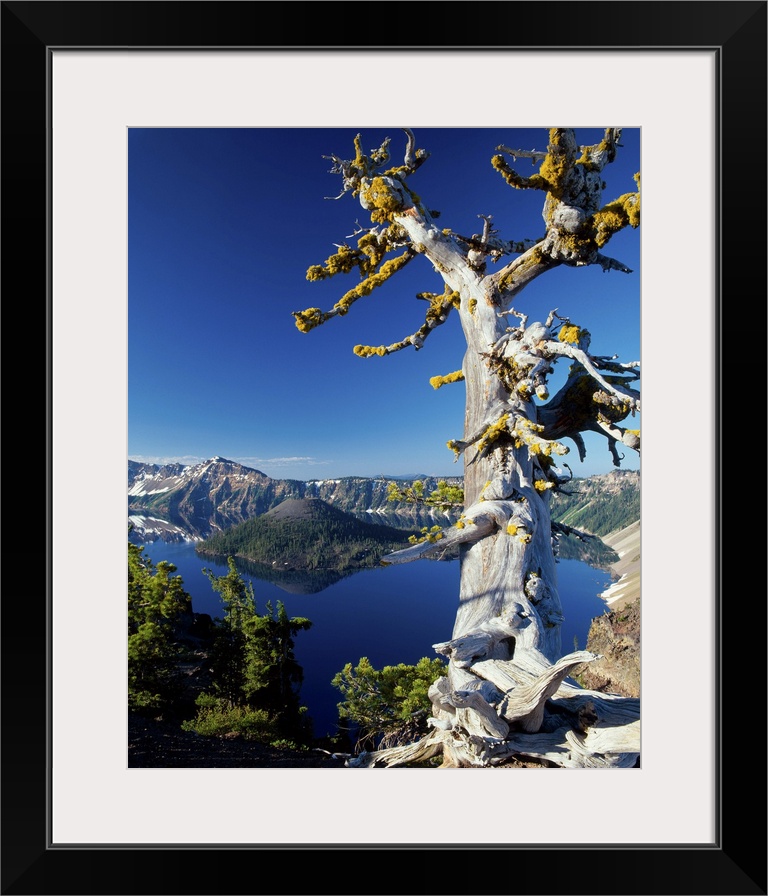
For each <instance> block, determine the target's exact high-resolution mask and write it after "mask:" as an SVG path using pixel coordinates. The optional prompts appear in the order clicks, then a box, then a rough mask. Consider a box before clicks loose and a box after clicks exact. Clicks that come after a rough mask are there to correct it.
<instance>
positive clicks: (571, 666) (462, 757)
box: [127, 127, 641, 769]
mask: <svg viewBox="0 0 768 896" xmlns="http://www.w3.org/2000/svg"><path fill="white" fill-rule="evenodd" d="M640 168H641V135H640V129H639V128H621V127H605V128H589V127H588V128H556V127H553V128H550V129H544V128H540V129H536V128H528V129H525V128H520V129H514V128H512V129H503V130H494V129H491V128H479V129H474V128H472V129H470V128H430V127H427V128H423V129H420V130H415V129H411V128H397V129H394V130H392V129H390V130H387V129H380V128H373V129H371V128H368V129H365V130H361V131H360V132H359V133H356V132H355V131H354V130H347V129H341V128H309V129H308V128H250V129H243V128H130V129H129V131H128V364H129V373H128V459H127V460H128V514H129V516H128V528H129V534H128V539H129V545H128V583H129V589H128V702H129V710H130V726H129V754H128V760H129V766H130V767H147V766H152V767H179V766H185V767H195V766H202V767H206V766H207V767H211V766H212V767H221V766H226V767H232V766H242V767H262V766H270V765H277V766H281V765H290V764H296V765H298V766H302V765H311V766H324V767H325V766H327V767H333V766H347V767H348V766H350V765H354V766H374V765H384V766H391V767H394V766H405V767H418V768H435V767H450V768H453V767H455V768H504V769H511V768H525V767H535V768H572V769H580V768H606V769H614V768H638V767H639V766H640V671H641V670H640V591H641V588H640V522H641V521H640V461H639V459H640V312H641V298H640V282H641V258H640ZM390 355H391V356H393V357H389V356H390Z"/></svg>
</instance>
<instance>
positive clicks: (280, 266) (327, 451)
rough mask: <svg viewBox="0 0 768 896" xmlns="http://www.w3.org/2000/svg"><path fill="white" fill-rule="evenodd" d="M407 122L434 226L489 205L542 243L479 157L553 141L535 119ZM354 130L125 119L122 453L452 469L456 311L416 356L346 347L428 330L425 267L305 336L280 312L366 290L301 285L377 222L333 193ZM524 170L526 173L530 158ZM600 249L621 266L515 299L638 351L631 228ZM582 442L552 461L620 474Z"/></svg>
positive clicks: (537, 197) (636, 238)
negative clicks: (532, 125)
mask: <svg viewBox="0 0 768 896" xmlns="http://www.w3.org/2000/svg"><path fill="white" fill-rule="evenodd" d="M608 125H616V123H615V122H606V126H608ZM414 131H415V135H416V141H417V145H418V146H419V147H421V148H424V149H426V150H427V151H428V152H430V153H431V156H430V158H429V159H428V160H427V161H426V162H425V163H424V164H423V165H422V167H421V168H420V169H419V170H418V171H417V172H416V173H415V174H414V175H413V176H412V177H411V179H410V181H409V184H410V186H411V187H412V188H413V189H414V190H415V191H416V192H417V193H418V194H419V195H420V197H421V199H422V201H423V202H424V203H425V204H426V205H427V206H428V207H429V208H431V209H437V210H439V211H440V212H441V217H440V224H441V225H442V226H443V227H450V228H451V229H452V230H454V231H457V232H459V233H464V234H471V233H473V232H478V231H479V230H480V228H481V226H482V221H481V220H480V219H479V218H478V215H481V214H482V215H492V216H493V222H494V226H495V227H496V228H497V229H498V231H499V236H500V237H502V238H504V239H515V240H517V239H524V238H530V239H535V238H538V237H540V236H541V235H542V233H543V222H542V219H541V207H542V198H543V194H541V193H539V192H537V191H520V190H514V189H513V188H511V187H508V186H507V185H506V184H505V183H504V181H503V180H502V178H501V176H500V175H499V174H498V173H497V172H495V171H494V170H493V169H492V168H491V164H490V159H491V156H492V155H493V154H494V152H495V150H496V147H497V146H498V145H499V144H504V145H506V146H510V147H515V148H520V149H539V150H544V149H546V143H547V132H546V130H545V129H530V130H525V129H509V130H499V129H495V128H494V129H470V128H447V129H436V128H426V129H422V130H418V129H414ZM356 133H357V130H356V129H355V128H350V129H343V128H333V129H330V128H329V129H324V128H314V129H306V128H296V129H291V128H279V129H269V128H253V129H242V128H233V129H220V128H189V129H185V128H151V129H144V128H139V129H135V128H134V129H130V130H129V137H128V139H129V152H128V163H129V179H128V189H129V196H128V234H129V237H128V239H129V242H128V265H129V282H128V340H129V341H128V363H129V371H128V375H129V376H128V415H129V419H128V456H129V458H132V459H135V460H141V461H145V462H148V463H167V462H171V461H180V462H184V463H195V462H198V461H201V460H205V459H207V458H210V457H212V456H214V455H220V456H222V457H226V458H228V459H230V460H236V461H239V462H240V463H243V464H245V465H246V466H249V467H253V468H255V469H258V470H261V471H262V472H264V473H266V474H267V475H269V476H272V477H274V478H295V479H320V478H335V477H339V476H378V475H382V474H383V475H389V476H395V475H412V474H424V475H435V476H446V475H456V474H460V473H461V472H462V466H461V461H459V463H454V462H453V453H452V452H451V451H450V450H449V449H448V448H447V447H446V444H445V443H446V441H447V440H448V439H452V438H460V437H461V435H462V427H463V420H464V386H463V384H461V383H458V384H454V385H448V386H444V387H443V388H441V389H439V390H437V391H436V390H434V389H433V388H432V387H431V386H430V384H429V378H430V377H431V376H434V375H436V374H446V373H450V372H451V371H453V370H456V369H458V368H459V367H461V360H462V355H463V352H464V343H463V338H462V335H461V329H460V326H459V321H458V317H457V316H456V317H455V318H453V319H451V318H449V320H448V322H447V323H446V324H445V325H444V326H443V327H441V328H439V329H437V330H436V331H434V332H433V333H432V335H431V336H430V337H429V338H428V339H427V341H426V343H425V345H424V347H423V348H422V349H421V350H420V351H418V352H415V351H413V350H408V349H406V350H403V351H401V352H397V353H396V354H394V355H390V356H387V357H384V358H380V357H372V358H359V357H357V356H356V355H354V354H353V352H352V349H353V346H355V345H357V344H364V345H380V344H389V343H392V342H395V341H398V340H400V339H402V338H403V337H405V336H407V335H409V334H411V333H413V332H414V331H415V330H416V329H417V328H418V327H419V326H420V325H421V324H422V323H423V320H424V310H425V303H424V302H423V301H420V300H418V299H416V297H415V296H416V293H418V292H423V291H432V292H442V289H443V284H442V281H441V279H440V278H439V277H438V275H437V274H436V273H435V272H434V271H433V270H432V268H431V266H430V265H429V263H428V262H427V261H426V259H424V258H423V257H418V258H416V259H415V260H414V261H413V262H411V263H410V265H408V266H407V267H406V268H405V269H404V270H403V271H401V272H400V273H398V274H397V275H395V276H394V277H393V278H392V279H391V280H389V281H388V282H387V283H386V284H384V286H382V287H380V288H379V289H376V290H374V292H373V293H372V294H371V295H370V296H368V297H365V298H362V299H360V300H358V301H357V302H356V303H355V305H354V306H353V307H352V309H351V310H350V312H349V314H347V315H346V316H344V317H336V318H333V319H332V320H329V321H328V322H326V323H325V324H323V325H322V326H321V327H318V328H316V329H315V330H312V331H311V332H310V333H306V334H305V333H301V332H299V330H298V329H297V328H296V326H295V322H294V318H293V316H292V314H291V312H293V311H300V310H303V309H305V308H309V307H318V308H321V309H322V310H328V309H330V308H331V307H332V306H333V304H334V303H335V302H336V301H337V300H338V299H339V298H340V297H341V296H342V295H343V293H344V292H346V291H347V290H348V289H350V288H351V287H352V286H354V285H355V284H356V283H358V282H359V277H358V275H357V274H356V273H352V274H348V275H338V276H337V277H333V278H331V279H329V280H325V281H322V282H310V281H308V280H307V279H306V272H307V269H308V268H309V267H310V266H311V265H314V264H322V263H323V262H324V261H325V260H326V259H327V258H328V256H330V255H332V254H333V253H334V252H335V251H336V249H335V244H341V243H344V242H348V243H350V245H355V244H356V238H354V237H352V238H350V237H351V235H352V234H353V233H354V230H355V226H356V222H359V223H360V225H362V226H368V225H369V224H370V220H369V218H367V217H366V215H365V212H364V211H363V209H362V208H361V207H360V205H359V204H358V203H357V201H356V200H355V199H353V198H352V197H351V196H349V195H347V196H344V197H343V198H341V199H339V200H333V199H328V198H326V197H335V196H337V195H338V193H339V192H340V189H341V182H340V178H339V177H338V176H337V175H332V174H331V173H330V171H329V169H330V167H331V164H332V163H331V162H330V161H329V160H328V159H326V158H324V156H330V155H332V154H334V155H337V156H340V157H342V158H351V157H352V156H353V155H354V148H353V138H354V136H355V134H356ZM361 133H362V140H363V147H364V149H365V150H370V149H373V148H375V147H378V146H379V145H380V143H381V141H382V139H383V138H384V137H387V136H389V137H391V138H392V140H391V144H390V148H391V151H392V162H393V164H394V163H399V162H400V161H401V160H402V152H403V149H404V147H405V135H404V134H403V133H402V131H401V130H400V129H399V128H398V127H393V128H388V129H381V130H365V129H362V130H361ZM576 135H577V139H578V140H579V142H580V143H594V142H597V141H599V139H600V138H601V136H602V130H598V129H594V128H593V129H581V130H580V129H578V128H577V130H576ZM622 143H623V148H622V149H620V151H619V154H618V157H617V160H616V161H615V162H614V163H613V164H612V165H609V166H608V167H607V168H606V170H605V172H604V179H605V181H606V183H607V188H606V190H605V192H604V194H603V195H604V199H605V200H606V201H608V200H610V199H613V198H615V197H616V196H618V195H620V194H622V193H625V192H628V191H631V190H633V189H635V183H634V181H633V179H632V175H633V174H634V173H635V172H636V171H639V170H640V131H639V129H625V130H624V132H623V135H622ZM516 167H517V168H518V170H520V171H521V172H522V173H532V172H533V171H534V169H533V168H532V167H531V163H530V162H529V161H526V160H519V161H518V162H517V165H516ZM605 252H606V254H608V255H611V256H613V257H615V258H617V259H619V260H620V261H622V262H623V263H624V264H626V265H627V266H628V267H630V268H631V269H632V270H633V273H632V274H622V273H619V272H616V271H613V272H610V273H604V272H603V271H602V270H601V269H600V268H599V267H597V266H592V267H589V268H577V269H574V268H560V269H558V270H555V271H551V272H549V273H547V274H545V275H544V276H542V277H540V278H539V279H538V280H537V281H536V282H534V283H533V284H531V285H530V286H529V287H528V288H527V289H526V290H525V291H524V292H523V293H522V294H521V295H520V296H519V297H518V300H517V302H516V304H515V307H516V308H517V310H519V311H521V312H524V313H526V314H528V315H529V316H530V320H534V319H544V317H546V315H547V313H548V312H549V311H550V310H551V309H552V308H554V307H557V308H558V309H559V311H560V313H561V314H563V315H567V316H568V317H570V318H571V320H573V321H574V322H575V323H578V324H579V325H581V326H584V327H586V328H587V329H589V330H590V332H591V333H592V344H591V350H592V351H593V352H594V353H595V354H601V355H614V354H617V355H618V356H619V360H620V361H633V360H639V358H640V231H639V230H638V231H633V230H627V231H625V232H622V233H620V234H618V235H617V236H616V237H614V238H613V240H611V242H610V243H609V244H608V246H607V247H606V249H605ZM507 260H508V259H507ZM503 263H504V262H501V263H500V264H503ZM558 366H559V367H563V368H565V366H566V365H565V362H560V364H559V365H558ZM563 372H564V370H563ZM633 426H634V427H635V428H637V427H638V426H639V423H638V422H635V423H634V424H633ZM586 443H587V458H586V461H585V463H583V464H582V463H580V462H579V461H578V455H577V452H576V449H575V446H573V445H572V444H571V443H570V442H566V444H567V445H569V447H570V448H571V452H570V454H569V455H567V456H566V457H565V458H563V460H565V461H566V462H567V463H568V464H569V466H570V467H571V468H572V470H573V472H574V475H575V476H588V475H592V474H593V473H601V472H607V471H609V470H611V469H613V466H612V463H611V459H610V455H609V453H608V449H607V443H606V442H605V440H604V439H600V438H599V437H594V438H593V437H588V438H587V439H586ZM624 453H625V454H626V458H625V461H624V462H623V464H622V466H623V468H625V469H638V468H639V458H638V457H637V455H636V454H635V453H634V452H631V451H630V450H629V449H626V450H625V452H624Z"/></svg>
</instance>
